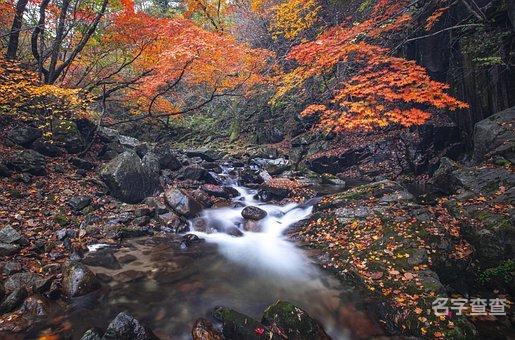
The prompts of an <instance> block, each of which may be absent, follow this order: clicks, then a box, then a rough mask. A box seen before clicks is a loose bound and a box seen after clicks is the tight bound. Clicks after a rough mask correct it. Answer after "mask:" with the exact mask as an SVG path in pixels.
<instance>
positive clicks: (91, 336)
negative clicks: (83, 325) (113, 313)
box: [80, 328, 103, 340]
mask: <svg viewBox="0 0 515 340" xmlns="http://www.w3.org/2000/svg"><path fill="white" fill-rule="evenodd" d="M102 335H103V332H102V330H101V329H98V328H92V329H88V330H87V331H86V333H84V335H83V336H82V337H81V338H80V340H102Z"/></svg>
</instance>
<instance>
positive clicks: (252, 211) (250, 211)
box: [241, 206, 267, 221]
mask: <svg viewBox="0 0 515 340" xmlns="http://www.w3.org/2000/svg"><path fill="white" fill-rule="evenodd" d="M266 215H267V212H266V211H264V210H263V209H260V208H258V207H253V206H248V207H245V208H244V209H243V210H242V211H241V216H243V218H246V219H249V220H254V221H259V220H262V219H263V218H265V217H266Z"/></svg>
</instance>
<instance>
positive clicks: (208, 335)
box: [191, 318, 223, 340]
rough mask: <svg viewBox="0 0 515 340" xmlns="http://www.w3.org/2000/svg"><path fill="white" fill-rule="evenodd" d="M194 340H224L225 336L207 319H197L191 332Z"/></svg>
mask: <svg viewBox="0 0 515 340" xmlns="http://www.w3.org/2000/svg"><path fill="white" fill-rule="evenodd" d="M191 336H192V337H193V340H223V335H222V334H221V333H220V332H218V331H217V330H216V329H215V328H214V327H213V324H212V323H211V321H209V320H206V319H202V318H201V319H197V320H196V321H195V323H194V324H193V329H192V330H191Z"/></svg>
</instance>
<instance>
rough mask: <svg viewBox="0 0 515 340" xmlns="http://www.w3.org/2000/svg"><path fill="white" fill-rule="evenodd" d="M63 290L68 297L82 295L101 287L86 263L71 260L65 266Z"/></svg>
mask: <svg viewBox="0 0 515 340" xmlns="http://www.w3.org/2000/svg"><path fill="white" fill-rule="evenodd" d="M62 288H63V292H64V294H65V295H66V296H68V297H77V296H82V295H85V294H88V293H91V292H93V291H95V290H97V289H99V288H100V283H99V281H98V279H97V277H96V276H95V274H94V273H93V272H92V271H91V270H90V269H89V268H88V267H86V266H85V265H84V264H82V263H80V262H75V261H69V262H67V263H66V264H65V265H64V268H63V281H62Z"/></svg>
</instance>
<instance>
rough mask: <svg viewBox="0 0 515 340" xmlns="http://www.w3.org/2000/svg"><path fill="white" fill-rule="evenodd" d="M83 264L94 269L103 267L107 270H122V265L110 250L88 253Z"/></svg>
mask: <svg viewBox="0 0 515 340" xmlns="http://www.w3.org/2000/svg"><path fill="white" fill-rule="evenodd" d="M82 263H84V264H86V265H88V266H92V267H103V268H107V269H121V268H122V266H120V263H119V262H118V260H117V259H116V257H115V256H114V255H113V252H112V250H111V249H109V248H105V249H99V250H97V251H94V252H88V253H87V254H86V256H85V257H84V259H83V260H82Z"/></svg>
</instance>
